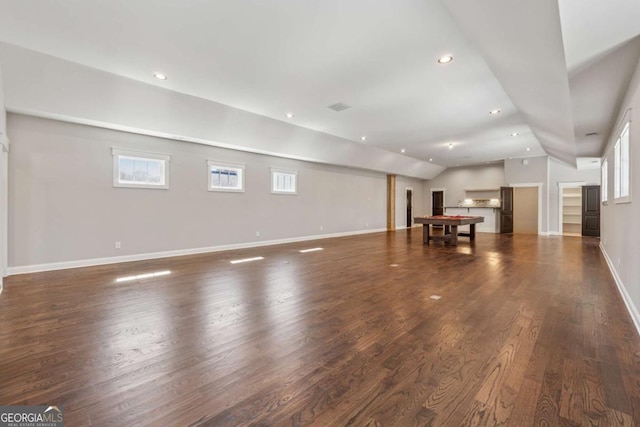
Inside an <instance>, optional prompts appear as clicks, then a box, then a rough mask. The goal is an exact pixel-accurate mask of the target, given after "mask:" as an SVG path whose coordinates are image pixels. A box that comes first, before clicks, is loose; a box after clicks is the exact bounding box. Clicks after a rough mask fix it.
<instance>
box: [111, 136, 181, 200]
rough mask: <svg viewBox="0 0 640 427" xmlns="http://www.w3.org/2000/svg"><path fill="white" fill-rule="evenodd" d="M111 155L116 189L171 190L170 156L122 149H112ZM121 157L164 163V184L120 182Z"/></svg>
mask: <svg viewBox="0 0 640 427" xmlns="http://www.w3.org/2000/svg"><path fill="white" fill-rule="evenodd" d="M111 155H112V156H113V186H114V187H115V188H146V189H152V190H168V189H169V165H170V163H171V156H170V155H169V154H162V153H153V152H146V151H138V150H123V149H120V148H115V147H112V148H111ZM120 157H130V158H137V159H141V160H158V161H161V162H163V163H162V173H163V175H164V176H163V178H164V183H163V184H158V185H156V184H149V183H140V184H138V183H132V182H120V162H119V160H120Z"/></svg>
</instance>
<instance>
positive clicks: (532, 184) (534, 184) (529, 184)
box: [507, 182, 548, 236]
mask: <svg viewBox="0 0 640 427" xmlns="http://www.w3.org/2000/svg"><path fill="white" fill-rule="evenodd" d="M543 185H544V183H542V182H519V183H517V184H508V185H507V187H513V188H516V187H538V235H543V236H546V235H547V234H548V233H542V232H541V230H542V186H543ZM514 199H515V195H514ZM514 204H515V203H514ZM547 217H548V215H547ZM515 223H516V219H515V216H514V218H513V224H514V227H515Z"/></svg>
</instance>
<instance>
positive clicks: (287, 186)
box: [271, 168, 298, 194]
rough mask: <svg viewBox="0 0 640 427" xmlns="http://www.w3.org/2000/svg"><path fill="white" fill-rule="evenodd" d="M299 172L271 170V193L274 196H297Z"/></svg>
mask: <svg viewBox="0 0 640 427" xmlns="http://www.w3.org/2000/svg"><path fill="white" fill-rule="evenodd" d="M297 177H298V172H297V171H292V170H284V169H274V168H272V169H271V192H272V193H274V194H297V191H298V190H297V182H296V181H297Z"/></svg>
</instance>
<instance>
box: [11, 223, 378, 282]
mask: <svg viewBox="0 0 640 427" xmlns="http://www.w3.org/2000/svg"><path fill="white" fill-rule="evenodd" d="M383 231H387V229H386V228H376V229H371V230H358V231H347V232H343V233H332V234H319V235H313V236H302V237H292V238H289V239H277V240H264V241H261V242H250V243H238V244H232V245H221V246H210V247H205V248H194V249H180V250H175V251H164V252H152V253H143V254H135V255H124V256H115V257H107V258H93V259H83V260H78V261H65V262H53V263H49V264H37V265H21V266H17V267H9V268H8V271H7V272H8V275H9V276H15V275H18V274H29V273H40V272H43V271H54V270H66V269H69V268H79V267H93V266H97V265H105V264H117V263H120V262H131V261H144V260H150V259H157V258H169V257H176V256H185V255H197V254H205V253H210V252H222V251H230V250H234V249H246V248H258V247H261V246H272V245H282V244H285V243H295V242H304V241H307V240H319V239H331V238H335V237H345V236H355V235H358V234H370V233H380V232H383Z"/></svg>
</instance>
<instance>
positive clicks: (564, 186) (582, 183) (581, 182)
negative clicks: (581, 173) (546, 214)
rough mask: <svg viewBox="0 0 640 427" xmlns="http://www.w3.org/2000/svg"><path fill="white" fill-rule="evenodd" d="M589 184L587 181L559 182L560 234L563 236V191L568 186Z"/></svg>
mask: <svg viewBox="0 0 640 427" xmlns="http://www.w3.org/2000/svg"><path fill="white" fill-rule="evenodd" d="M583 185H587V182H586V181H564V182H559V183H558V234H559V235H560V236H562V233H563V231H564V230H563V229H562V214H563V213H564V207H563V206H562V193H563V192H564V189H565V188H566V187H582V186H583Z"/></svg>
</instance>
